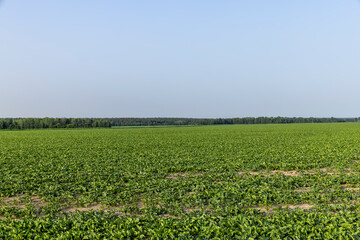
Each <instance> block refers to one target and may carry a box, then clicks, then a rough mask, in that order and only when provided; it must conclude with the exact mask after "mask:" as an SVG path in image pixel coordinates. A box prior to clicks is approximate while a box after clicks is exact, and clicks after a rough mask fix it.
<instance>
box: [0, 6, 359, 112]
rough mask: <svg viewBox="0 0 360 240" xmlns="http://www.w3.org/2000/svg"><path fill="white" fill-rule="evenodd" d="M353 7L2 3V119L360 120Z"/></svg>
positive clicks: (356, 13)
mask: <svg viewBox="0 0 360 240" xmlns="http://www.w3.org/2000/svg"><path fill="white" fill-rule="evenodd" d="M359 23H360V2H359V1H358V0H347V1H335V0H319V1H310V0H304V1H280V0H274V1H266V0H258V1H235V0H233V1H231V0H229V1H212V0H207V1H205V0H199V1H196V2H195V1H190V0H184V1H181V2H170V1H165V0H161V1H160V0H154V1H151V2H145V1H131V2H127V1H115V0H108V1H93V0H90V1H84V0H79V1H72V2H63V1H45V0H35V1H9V0H3V1H1V0H0V36H1V37H0V56H1V57H0V64H1V65H0V66H1V67H0V89H1V92H0V118H6V117H41V118H43V117H91V118H97V117H104V118H107V117H120V118H123V117H143V118H149V117H160V118H161V117H170V118H175V117H181V118H235V117H240V118H241V117H262V116H267V117H271V116H272V117H277V116H281V117H336V118H351V117H358V116H360V112H359V111H358V105H359V103H360V98H359V97H358V93H357V92H358V89H360V74H359V73H360V70H359V69H360V68H359V56H360V44H359V42H360V28H359V27H358V26H359Z"/></svg>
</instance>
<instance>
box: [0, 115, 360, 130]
mask: <svg viewBox="0 0 360 240" xmlns="http://www.w3.org/2000/svg"><path fill="white" fill-rule="evenodd" d="M358 121H360V118H333V117H332V118H301V117H299V118H295V117H294V118H289V117H245V118H216V119H212V118H0V129H36V128H108V127H114V126H161V125H220V124H279V123H328V122H358Z"/></svg>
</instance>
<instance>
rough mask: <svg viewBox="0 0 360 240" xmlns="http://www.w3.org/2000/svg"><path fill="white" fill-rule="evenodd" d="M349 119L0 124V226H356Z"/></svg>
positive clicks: (228, 230)
mask: <svg viewBox="0 0 360 240" xmlns="http://www.w3.org/2000/svg"><path fill="white" fill-rule="evenodd" d="M358 160H360V124H358V123H323V124H289V125H232V126H227V125H224V126H198V127H192V126H187V127H162V128H118V129H68V130H65V129H58V130H56V129H52V130H51V129H47V130H24V131H0V197H1V199H0V218H1V219H0V238H5V239H7V238H9V239H21V238H36V237H38V238H39V239H54V238H58V239H86V238H88V239H97V238H107V239H119V238H160V239H161V238H162V239H163V238H183V239H193V238H194V239H195V238H200V239H209V238H219V239H236V238H238V239H251V238H255V239H257V238H258V239H262V238H274V239H276V238H286V237H291V238H299V239H301V238H308V237H310V238H311V237H312V238H319V239H324V238H341V237H343V238H351V237H352V238H354V239H358V238H360V228H359V225H360V201H359V200H360V161H358Z"/></svg>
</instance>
